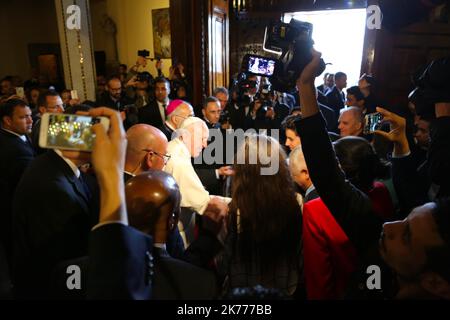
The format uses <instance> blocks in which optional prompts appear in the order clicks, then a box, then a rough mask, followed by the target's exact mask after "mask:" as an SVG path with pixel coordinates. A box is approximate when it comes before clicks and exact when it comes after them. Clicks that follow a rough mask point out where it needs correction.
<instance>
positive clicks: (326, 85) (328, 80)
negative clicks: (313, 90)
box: [317, 72, 334, 95]
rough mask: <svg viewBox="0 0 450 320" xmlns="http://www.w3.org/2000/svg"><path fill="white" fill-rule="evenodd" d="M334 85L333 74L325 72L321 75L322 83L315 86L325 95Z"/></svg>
mask: <svg viewBox="0 0 450 320" xmlns="http://www.w3.org/2000/svg"><path fill="white" fill-rule="evenodd" d="M333 87H334V74H333V73H328V72H325V74H324V75H323V83H322V84H321V85H320V86H318V87H317V90H318V91H320V92H321V93H323V95H326V94H327V93H328V91H329V90H331V89H332V88H333Z"/></svg>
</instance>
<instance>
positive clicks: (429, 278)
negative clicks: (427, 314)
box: [420, 272, 450, 299]
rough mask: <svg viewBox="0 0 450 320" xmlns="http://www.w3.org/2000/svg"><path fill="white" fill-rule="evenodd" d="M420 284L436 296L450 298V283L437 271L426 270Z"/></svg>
mask: <svg viewBox="0 0 450 320" xmlns="http://www.w3.org/2000/svg"><path fill="white" fill-rule="evenodd" d="M420 285H421V286H422V288H423V289H425V290H426V291H427V292H429V293H431V294H432V295H434V296H436V297H440V298H443V299H450V284H449V283H448V281H447V280H445V279H444V278H442V277H441V276H440V275H439V274H437V273H436V272H426V273H424V274H423V275H422V276H421V278H420Z"/></svg>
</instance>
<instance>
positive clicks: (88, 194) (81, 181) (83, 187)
mask: <svg viewBox="0 0 450 320" xmlns="http://www.w3.org/2000/svg"><path fill="white" fill-rule="evenodd" d="M78 182H79V185H80V186H81V190H82V191H83V193H84V195H85V197H86V199H87V201H88V202H90V201H91V199H92V194H91V190H90V189H89V186H88V185H87V183H86V181H85V180H84V178H83V173H81V174H80V177H79V178H78Z"/></svg>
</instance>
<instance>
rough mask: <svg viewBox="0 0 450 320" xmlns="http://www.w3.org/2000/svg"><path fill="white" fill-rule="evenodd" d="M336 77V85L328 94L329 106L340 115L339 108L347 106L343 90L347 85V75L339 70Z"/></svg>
mask: <svg viewBox="0 0 450 320" xmlns="http://www.w3.org/2000/svg"><path fill="white" fill-rule="evenodd" d="M334 79H335V85H334V87H333V88H332V89H331V90H329V91H328V93H327V94H326V97H327V101H328V104H327V106H328V107H330V108H331V109H333V110H334V112H335V113H336V116H339V110H341V109H342V108H343V107H344V106H345V94H344V93H343V92H342V90H343V89H344V88H346V87H347V75H346V74H345V73H343V72H337V73H336V75H335V76H334Z"/></svg>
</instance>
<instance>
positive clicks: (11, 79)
mask: <svg viewBox="0 0 450 320" xmlns="http://www.w3.org/2000/svg"><path fill="white" fill-rule="evenodd" d="M3 81H8V82H11V83H13V82H14V77H13V76H6V77H4V78H3V79H2V80H0V82H3Z"/></svg>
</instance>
